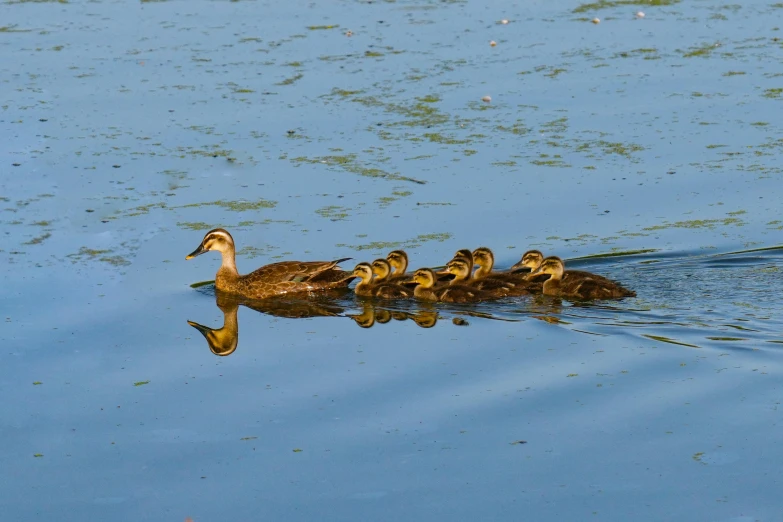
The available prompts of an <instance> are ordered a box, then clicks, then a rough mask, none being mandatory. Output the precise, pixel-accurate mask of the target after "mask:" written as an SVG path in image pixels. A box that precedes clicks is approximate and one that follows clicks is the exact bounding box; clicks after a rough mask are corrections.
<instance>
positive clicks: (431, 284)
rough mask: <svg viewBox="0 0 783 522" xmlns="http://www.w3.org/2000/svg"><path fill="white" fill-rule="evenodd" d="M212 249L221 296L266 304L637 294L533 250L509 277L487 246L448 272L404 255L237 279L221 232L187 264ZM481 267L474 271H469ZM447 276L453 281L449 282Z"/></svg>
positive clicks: (301, 264) (458, 258)
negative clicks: (285, 298)
mask: <svg viewBox="0 0 783 522" xmlns="http://www.w3.org/2000/svg"><path fill="white" fill-rule="evenodd" d="M211 250H216V251H218V252H220V254H221V256H222V263H221V265H220V268H219V269H218V271H217V274H216V275H215V287H216V288H217V290H218V291H220V292H223V293H226V294H233V295H236V296H241V297H245V298H248V299H265V298H268V297H274V296H278V295H283V294H291V293H303V292H318V291H324V290H329V289H336V288H345V287H347V286H348V285H349V284H350V283H351V281H353V280H354V279H358V280H359V281H358V282H357V284H356V286H355V287H354V292H355V293H356V294H357V295H359V296H364V297H374V298H381V299H410V298H415V299H420V300H424V301H440V302H447V303H471V302H480V301H487V300H491V299H499V298H503V297H511V296H521V295H528V294H544V295H550V296H557V297H565V298H574V299H617V298H623V297H633V296H635V295H636V293H635V292H633V291H632V290H628V289H627V288H625V287H623V286H622V285H620V284H619V283H617V282H615V281H612V280H611V279H607V278H606V277H603V276H600V275H597V274H592V273H590V272H584V271H580V270H566V268H565V262H564V261H563V260H562V259H560V258H559V257H556V256H551V257H546V258H545V257H544V255H543V254H542V253H541V252H540V251H538V250H529V251H527V252H525V254H524V255H523V256H522V259H521V260H520V261H519V262H518V263H516V264H515V265H513V266H512V267H511V268H510V269H509V270H506V271H495V270H494V264H495V257H494V255H493V253H492V250H490V249H489V248H487V247H480V248H477V249H476V250H474V251H472V252H471V251H470V250H467V249H462V250H458V251H457V252H456V253H455V255H454V257H453V258H452V259H451V260H450V261H449V262H448V263H447V264H446V267H445V269H443V270H439V271H437V272H436V271H434V270H432V269H430V268H420V269H418V270H416V271H415V272H414V273H413V274H412V275H411V274H408V273H407V269H408V264H409V262H408V255H407V254H406V253H405V252H404V251H403V250H393V251H391V252H389V254H388V255H387V256H386V258H385V259H382V258H381V259H376V260H375V261H373V262H372V263H359V264H357V265H356V266H355V267H354V269H353V271H351V272H348V271H345V270H342V269H340V267H339V266H338V264H339V263H341V262H343V261H348V260H349V259H350V258H343V259H336V260H334V261H282V262H278V263H272V264H270V265H266V266H262V267H261V268H258V269H256V270H255V271H253V272H250V273H249V274H245V275H240V274H239V272H238V270H237V267H236V247H235V245H234V238H233V237H232V236H231V234H229V232H228V231H227V230H225V229H222V228H216V229H213V230H210V231H209V232H207V233H206V234H205V235H204V239H203V240H202V241H201V244H200V245H199V246H198V248H196V250H194V251H193V252H191V253H190V254H189V255H188V256H187V257H186V259H193V258H194V257H196V256H199V255H201V254H204V253H206V252H209V251H211ZM475 267H478V268H477V269H475V271H474V268H475ZM449 278H450V280H449Z"/></svg>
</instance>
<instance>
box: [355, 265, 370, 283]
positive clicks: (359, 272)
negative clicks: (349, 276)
mask: <svg viewBox="0 0 783 522" xmlns="http://www.w3.org/2000/svg"><path fill="white" fill-rule="evenodd" d="M353 275H354V276H356V277H358V278H359V279H361V281H362V283H369V282H370V281H372V265H371V264H370V263H359V264H358V265H356V266H355V267H354V268H353Z"/></svg>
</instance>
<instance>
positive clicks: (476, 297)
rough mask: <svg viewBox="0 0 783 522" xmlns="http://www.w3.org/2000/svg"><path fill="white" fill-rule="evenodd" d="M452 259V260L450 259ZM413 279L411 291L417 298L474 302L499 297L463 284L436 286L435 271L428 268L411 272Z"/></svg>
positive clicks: (448, 301) (445, 301)
mask: <svg viewBox="0 0 783 522" xmlns="http://www.w3.org/2000/svg"><path fill="white" fill-rule="evenodd" d="M452 261H453V260H452ZM413 280H414V281H415V282H416V283H418V285H417V286H416V288H415V289H414V291H413V293H414V296H415V297H416V298H417V299H422V300H424V301H441V302H444V303H475V302H478V301H486V300H489V299H496V298H497V297H499V296H498V295H495V294H493V293H491V292H487V291H486V290H481V289H478V288H474V287H472V286H468V285H464V284H453V283H450V284H448V285H445V286H441V287H436V286H435V283H436V279H435V272H433V271H432V270H431V269H429V268H420V269H418V270H417V271H416V272H415V273H414V274H413Z"/></svg>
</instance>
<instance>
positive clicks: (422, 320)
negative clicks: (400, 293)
mask: <svg viewBox="0 0 783 522" xmlns="http://www.w3.org/2000/svg"><path fill="white" fill-rule="evenodd" d="M427 305H428V306H423V307H422V308H420V309H418V310H415V311H410V312H408V311H402V310H389V309H388V308H384V307H383V306H379V304H378V303H377V302H374V301H370V300H363V301H362V311H361V313H359V314H347V316H348V317H350V318H351V319H353V320H354V322H355V323H356V324H357V325H358V326H359V327H360V328H372V327H373V326H375V324H376V323H377V324H386V323H388V322H389V321H391V320H392V319H394V320H396V321H405V320H408V319H410V320H411V321H413V322H414V323H416V325H418V326H420V327H421V328H432V327H433V326H435V324H436V323H437V322H438V311H437V310H436V309H435V308H434V307H432V306H431V305H429V303H427Z"/></svg>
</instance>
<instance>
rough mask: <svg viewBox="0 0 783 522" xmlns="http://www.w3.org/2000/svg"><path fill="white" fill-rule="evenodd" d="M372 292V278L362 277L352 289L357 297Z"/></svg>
mask: <svg viewBox="0 0 783 522" xmlns="http://www.w3.org/2000/svg"><path fill="white" fill-rule="evenodd" d="M371 290H372V278H369V279H368V278H366V277H362V278H360V279H359V282H358V283H356V287H355V288H354V289H353V291H354V293H356V294H357V295H367V294H369V293H370V292H371Z"/></svg>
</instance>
